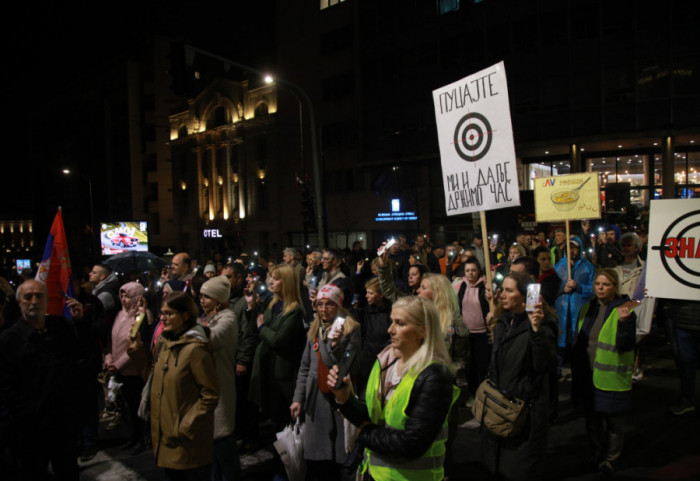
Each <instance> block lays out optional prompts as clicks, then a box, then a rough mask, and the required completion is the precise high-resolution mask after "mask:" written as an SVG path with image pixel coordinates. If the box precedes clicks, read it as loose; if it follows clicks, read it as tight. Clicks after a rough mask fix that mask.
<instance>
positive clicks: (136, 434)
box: [117, 374, 146, 443]
mask: <svg viewBox="0 0 700 481" xmlns="http://www.w3.org/2000/svg"><path fill="white" fill-rule="evenodd" d="M117 381H118V382H120V383H123V384H124V385H123V386H122V394H123V395H124V400H125V401H126V409H127V413H128V414H129V422H130V423H131V435H130V437H129V441H131V442H133V443H142V442H143V435H144V430H145V426H146V423H145V422H144V420H143V419H141V418H140V417H138V415H137V414H136V413H137V412H138V409H139V404H140V403H141V391H143V385H144V382H143V379H142V378H141V376H123V375H121V374H119V375H118V376H117Z"/></svg>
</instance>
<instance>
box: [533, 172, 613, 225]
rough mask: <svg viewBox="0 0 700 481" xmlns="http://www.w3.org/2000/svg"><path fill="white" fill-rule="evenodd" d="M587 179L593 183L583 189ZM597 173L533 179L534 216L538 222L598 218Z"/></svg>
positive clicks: (598, 192) (598, 191)
mask: <svg viewBox="0 0 700 481" xmlns="http://www.w3.org/2000/svg"><path fill="white" fill-rule="evenodd" d="M591 179H595V180H596V182H594V183H593V184H591V185H589V186H588V188H587V189H584V186H586V184H588V182H589V181H590V180H591ZM597 180H598V177H597V174H594V173H582V174H569V175H561V176H555V177H547V178H539V179H536V180H535V214H536V218H537V221H538V222H552V221H561V220H567V219H568V220H574V219H595V218H600V190H599V187H598V185H596V184H598V182H597Z"/></svg>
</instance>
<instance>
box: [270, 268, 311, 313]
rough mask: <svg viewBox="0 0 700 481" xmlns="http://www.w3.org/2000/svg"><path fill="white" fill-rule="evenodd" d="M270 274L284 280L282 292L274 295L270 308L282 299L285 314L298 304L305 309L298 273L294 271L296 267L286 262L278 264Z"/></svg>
mask: <svg viewBox="0 0 700 481" xmlns="http://www.w3.org/2000/svg"><path fill="white" fill-rule="evenodd" d="M270 275H271V276H273V277H274V278H275V279H278V280H281V281H282V293H281V295H280V294H275V295H274V297H273V298H272V301H271V302H270V304H269V309H272V306H274V305H275V304H277V302H278V301H282V304H283V308H282V313H283V314H286V313H288V312H289V311H291V310H292V309H294V308H295V307H297V306H300V307H302V309H303V306H302V304H301V294H300V293H299V281H298V280H297V273H296V272H295V271H294V268H293V267H292V266H290V265H289V264H286V263H282V264H277V265H276V266H274V267H273V268H272V269H271V270H270Z"/></svg>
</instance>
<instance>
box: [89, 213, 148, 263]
mask: <svg viewBox="0 0 700 481" xmlns="http://www.w3.org/2000/svg"><path fill="white" fill-rule="evenodd" d="M100 244H101V245H102V255H103V256H111V255H112V254H119V253H121V252H133V251H148V223H147V222H135V221H131V222H102V223H101V224H100Z"/></svg>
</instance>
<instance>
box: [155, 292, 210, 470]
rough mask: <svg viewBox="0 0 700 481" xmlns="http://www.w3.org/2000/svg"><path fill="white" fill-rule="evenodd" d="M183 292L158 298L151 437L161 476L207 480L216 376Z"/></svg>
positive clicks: (205, 340)
mask: <svg viewBox="0 0 700 481" xmlns="http://www.w3.org/2000/svg"><path fill="white" fill-rule="evenodd" d="M198 313H199V312H198V309H197V304H196V303H195V301H194V299H192V297H191V296H189V295H188V294H186V293H184V292H174V293H172V294H170V295H168V297H166V298H165V299H164V300H163V304H162V307H161V311H160V314H161V320H162V323H163V332H162V334H161V337H160V339H159V340H158V344H157V345H156V347H155V351H156V358H155V363H154V365H153V375H152V381H151V397H150V400H151V414H150V417H151V439H152V441H153V454H154V456H155V461H156V465H157V466H158V467H160V468H163V470H164V475H165V476H164V478H165V479H166V480H176V479H177V480H179V479H196V480H207V481H208V480H209V479H210V476H211V464H212V458H213V448H214V410H215V409H216V406H217V404H218V402H219V381H218V378H217V373H216V368H215V366H214V356H213V355H212V349H213V347H212V343H211V342H210V341H209V338H208V336H207V333H206V331H205V329H204V327H202V326H200V325H198V324H197V317H198Z"/></svg>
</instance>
